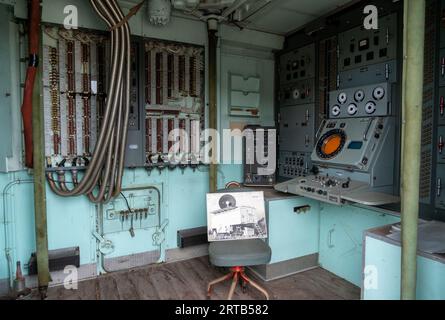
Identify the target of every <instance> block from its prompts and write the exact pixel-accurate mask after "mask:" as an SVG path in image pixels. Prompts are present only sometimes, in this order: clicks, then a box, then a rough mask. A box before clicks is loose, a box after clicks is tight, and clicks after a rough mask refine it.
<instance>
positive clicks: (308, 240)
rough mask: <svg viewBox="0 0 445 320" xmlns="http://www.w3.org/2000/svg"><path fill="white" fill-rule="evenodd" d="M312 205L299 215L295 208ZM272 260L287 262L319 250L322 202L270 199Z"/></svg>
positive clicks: (297, 199) (298, 198) (299, 199)
mask: <svg viewBox="0 0 445 320" xmlns="http://www.w3.org/2000/svg"><path fill="white" fill-rule="evenodd" d="M302 206H310V207H311V210H310V211H307V212H305V213H300V214H297V213H295V212H294V208H296V207H302ZM268 212H269V216H268V219H269V222H268V223H269V239H268V241H269V246H270V247H271V249H272V260H271V262H270V263H277V262H282V261H287V260H291V259H295V258H300V257H304V256H307V255H311V254H314V253H317V252H318V250H319V239H320V229H319V228H320V204H319V203H318V202H317V201H313V200H309V199H305V198H300V197H296V198H291V199H287V200H276V201H269V203H268Z"/></svg>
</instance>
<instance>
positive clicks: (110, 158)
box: [47, 0, 131, 203]
mask: <svg viewBox="0 0 445 320" xmlns="http://www.w3.org/2000/svg"><path fill="white" fill-rule="evenodd" d="M90 3H91V5H92V6H93V8H94V10H95V11H96V13H97V14H98V15H99V16H100V17H101V18H102V19H103V20H104V21H105V23H106V24H107V25H108V27H109V28H110V30H111V80H110V84H109V87H108V93H109V94H108V97H107V102H106V109H105V114H104V121H103V124H102V127H101V129H100V132H99V137H98V140H97V144H96V147H95V149H94V152H93V155H92V158H91V162H90V164H89V165H88V167H87V169H86V171H85V173H84V175H83V177H82V178H81V179H80V180H79V179H78V176H77V172H75V171H73V172H72V175H73V179H72V182H73V184H74V188H72V189H69V188H68V186H67V183H66V179H65V173H64V172H62V171H59V172H57V176H58V178H57V179H54V173H53V172H48V173H47V179H48V183H49V186H50V188H51V190H52V191H53V192H55V193H56V194H57V195H59V196H63V197H71V196H80V195H86V196H88V198H89V199H90V201H92V202H94V203H107V202H109V201H110V200H111V199H113V198H115V197H117V196H118V195H119V194H120V192H121V189H122V178H123V173H124V157H125V148H126V142H127V133H128V120H129V111H130V59H131V44H130V28H129V26H128V22H127V20H126V19H125V17H124V14H123V13H122V10H121V9H120V7H119V5H118V4H117V1H116V0H90Z"/></svg>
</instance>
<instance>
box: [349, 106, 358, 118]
mask: <svg viewBox="0 0 445 320" xmlns="http://www.w3.org/2000/svg"><path fill="white" fill-rule="evenodd" d="M356 113H357V105H356V104H355V103H351V104H350V105H349V106H348V114H349V115H350V116H353V115H355V114H356Z"/></svg>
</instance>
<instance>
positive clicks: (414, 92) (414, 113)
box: [401, 0, 425, 300]
mask: <svg viewBox="0 0 445 320" xmlns="http://www.w3.org/2000/svg"><path fill="white" fill-rule="evenodd" d="M405 6H407V8H406V10H405V14H406V15H407V17H406V19H405V21H406V25H405V29H406V41H407V43H406V57H405V61H404V63H405V71H406V72H405V75H404V77H405V81H404V84H405V87H404V90H405V91H404V96H405V100H404V101H405V103H404V105H403V113H404V131H403V132H404V138H403V143H404V146H403V154H402V161H403V171H402V211H401V212H402V273H401V274H402V281H401V283H402V285H401V297H402V299H403V300H413V299H415V298H416V282H417V227H418V220H419V182H420V153H421V136H422V107H423V75H424V50H425V49H424V48H425V46H424V44H425V0H405Z"/></svg>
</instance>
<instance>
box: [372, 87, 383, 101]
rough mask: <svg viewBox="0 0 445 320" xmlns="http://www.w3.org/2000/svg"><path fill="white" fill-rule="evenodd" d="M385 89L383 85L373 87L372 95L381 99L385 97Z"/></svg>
mask: <svg viewBox="0 0 445 320" xmlns="http://www.w3.org/2000/svg"><path fill="white" fill-rule="evenodd" d="M385 93H386V92H385V89H384V88H383V87H377V88H375V89H374V91H373V93H372V96H373V97H374V99H376V100H382V99H383V98H384V97H385Z"/></svg>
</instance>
